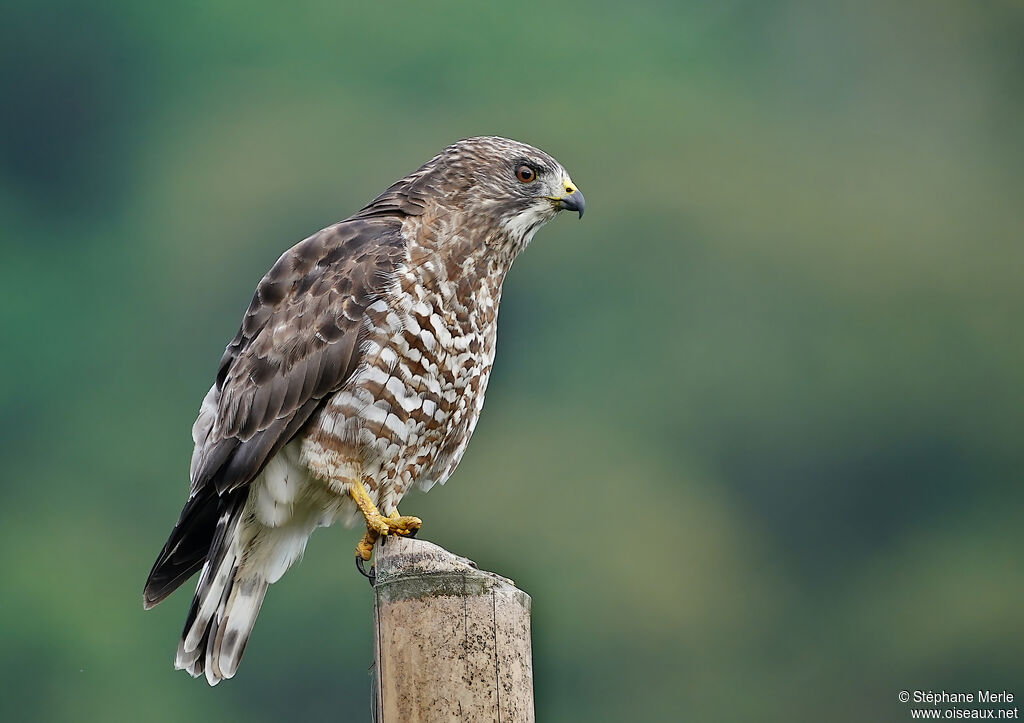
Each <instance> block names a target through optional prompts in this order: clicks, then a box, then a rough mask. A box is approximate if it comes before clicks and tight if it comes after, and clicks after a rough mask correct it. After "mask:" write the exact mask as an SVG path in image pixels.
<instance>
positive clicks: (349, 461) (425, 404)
mask: <svg viewBox="0 0 1024 723" xmlns="http://www.w3.org/2000/svg"><path fill="white" fill-rule="evenodd" d="M478 260H479V259H474V258H472V257H463V259H462V261H461V263H459V264H457V265H453V264H452V263H451V262H450V261H449V264H448V265H447V266H445V265H444V264H443V263H442V259H441V255H440V254H437V253H435V252H432V251H430V250H427V249H419V248H414V249H413V250H411V251H410V254H409V257H408V259H407V262H406V263H405V264H404V265H403V266H402V267H400V268H399V270H398V273H397V274H396V278H395V282H394V285H393V288H392V290H391V292H390V293H389V294H388V295H386V296H385V297H383V298H380V299H378V300H377V301H375V302H374V303H373V304H371V305H370V306H369V307H367V309H366V338H365V340H364V341H363V342H362V349H363V362H362V364H361V365H360V366H359V368H358V369H357V370H356V372H355V373H354V374H353V376H352V378H351V379H350V380H349V382H348V383H347V384H346V385H345V387H344V388H342V389H341V390H340V391H338V392H336V393H335V394H334V395H333V396H332V397H331V398H330V399H329V400H328V401H327V403H326V404H325V405H324V407H323V409H322V410H321V411H320V412H319V413H318V414H317V415H316V417H315V418H314V419H313V420H312V423H311V426H310V428H309V432H308V433H307V435H306V437H305V438H304V440H303V443H302V458H303V461H304V462H305V464H306V465H307V466H308V467H309V469H310V470H311V471H312V472H313V473H314V475H316V476H317V477H320V478H321V479H324V480H328V481H330V482H333V483H336V484H340V485H343V484H344V483H345V482H347V481H348V480H351V479H353V478H355V479H361V480H362V481H363V482H364V484H366V486H367V488H368V490H369V491H370V494H371V497H373V498H374V501H375V503H376V504H377V506H378V507H379V508H381V509H382V510H384V511H385V513H386V512H389V511H390V510H392V509H394V507H395V506H397V505H398V502H399V500H400V499H401V498H402V496H403V495H404V494H405V493H406V492H407V491H408V490H409V489H410V488H411V487H412V486H413V485H414V484H419V485H420V486H421V487H422V488H424V489H429V488H430V487H432V486H433V485H434V484H436V483H442V484H443V483H444V482H445V480H447V479H448V477H449V476H450V475H451V474H452V472H453V471H454V470H455V468H456V466H457V465H458V463H459V461H460V460H461V459H462V455H463V453H464V452H465V450H466V446H467V445H468V444H469V439H470V437H471V435H472V433H473V430H474V429H475V427H476V423H477V420H478V419H479V416H480V411H481V409H482V408H483V402H484V393H485V391H486V388H487V380H488V377H489V375H490V371H491V366H492V363H493V360H494V347H495V338H496V331H497V324H496V321H497V307H498V301H499V299H500V294H501V280H502V279H501V277H502V275H503V274H502V273H500V272H499V271H498V270H497V269H494V271H493V272H489V271H488V266H489V265H488V264H486V263H484V264H482V265H483V267H484V271H483V272H482V273H481V272H479V271H478V268H479V266H480V264H478V263H477V261H478Z"/></svg>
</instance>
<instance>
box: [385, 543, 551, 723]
mask: <svg viewBox="0 0 1024 723" xmlns="http://www.w3.org/2000/svg"><path fill="white" fill-rule="evenodd" d="M374 556H375V566H376V574H377V578H376V582H375V584H374V633H375V636H374V637H375V644H374V648H375V651H374V652H375V655H374V678H375V686H374V695H373V708H374V710H373V720H374V721H375V723H436V722H438V721H445V722H447V721H500V722H501V723H519V722H520V721H525V722H528V723H533V721H534V710H533V658H532V654H531V648H530V596H529V595H527V594H526V593H525V592H523V591H522V590H519V589H518V588H516V586H515V585H514V584H513V583H512V581H511V580H507V579H505V578H503V577H501V576H500V575H495V574H494V573H492V572H485V571H483V570H478V569H477V567H476V565H475V564H474V563H473V562H472V561H470V560H467V559H466V558H464V557H459V556H458V555H453V554H452V553H450V552H448V551H447V550H445V549H444V548H442V547H439V546H437V545H435V544H433V543H430V542H426V541H424V540H410V539H408V538H398V537H391V538H388V539H387V541H386V543H385V542H384V539H383V538H382V539H381V540H380V541H378V543H377V547H376V548H375V551H374Z"/></svg>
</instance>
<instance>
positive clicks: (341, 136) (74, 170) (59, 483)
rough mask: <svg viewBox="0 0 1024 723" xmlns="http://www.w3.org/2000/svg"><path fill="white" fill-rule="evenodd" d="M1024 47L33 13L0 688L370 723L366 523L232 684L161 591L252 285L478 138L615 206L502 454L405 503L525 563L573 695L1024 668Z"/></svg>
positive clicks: (254, 643)
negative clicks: (217, 376) (199, 438)
mask: <svg viewBox="0 0 1024 723" xmlns="http://www.w3.org/2000/svg"><path fill="white" fill-rule="evenodd" d="M1022 43H1024V12H1022V11H1021V9H1020V6H1019V5H1018V4H1016V3H1012V2H1009V1H1008V0H1003V1H997V2H987V3H956V2H949V1H945V0H940V1H938V2H925V1H924V0H912V1H911V2H906V3H898V4H896V3H887V2H882V1H881V0H870V1H869V2H863V3H858V4H855V5H853V6H843V5H841V4H832V3H822V4H813V5H812V4H806V3H801V2H796V1H795V0H786V1H781V2H756V1H754V0H730V1H728V2H720V3H706V4H705V3H691V2H685V3H663V2H653V1H651V2H637V3H631V4H628V5H627V4H623V3H610V2H591V3H578V2H577V3H536V2H521V3H515V4H501V5H499V4H490V3H486V4H485V3H474V4H470V3H456V2H449V1H443V2H437V3H422V2H421V3H406V2H395V3H390V2H389V3H352V4H349V3H339V2H312V3H279V4H269V3H268V4H260V5H257V4H254V3H243V2H237V1H234V0H225V1H222V2H204V3H199V2H185V3H162V4H157V3H136V2H128V1H127V0H104V1H103V2H93V3H84V2H73V1H71V0H58V1H57V2H54V3H48V4H45V5H43V4H39V3H29V2H10V3H6V4H5V6H4V8H3V9H2V10H0V48H2V49H0V97H3V99H4V112H3V114H0V221H2V223H0V239H2V240H3V283H4V293H3V303H2V304H0V329H2V331H3V336H4V339H3V343H2V346H3V355H2V364H3V372H4V373H3V375H2V377H3V382H2V386H0V453H2V458H3V461H4V465H3V466H4V472H3V477H2V479H3V487H2V489H3V504H2V505H0V560H2V562H3V567H2V569H3V582H2V584H0V613H2V619H3V621H2V623H0V633H2V644H0V681H3V683H2V685H3V688H4V693H3V695H2V696H0V718H2V719H3V720H11V721H15V720H19V721H20V720H40V721H43V720H45V721H49V720H67V721H72V720H73V721H93V720H95V721H109V720H138V721H143V720H144V721H165V720H166V721H178V720H184V719H189V720H224V721H227V720H246V721H272V720H282V719H294V720H339V719H353V720H360V719H364V718H365V717H367V716H368V708H369V675H368V672H367V665H368V664H369V661H370V657H371V641H370V591H369V589H368V588H367V586H366V584H365V582H363V581H362V580H361V579H360V578H358V577H357V575H356V573H355V572H354V570H353V569H352V563H351V560H352V555H351V550H352V546H353V545H354V543H355V541H356V539H357V537H358V533H357V532H356V531H353V530H330V531H325V532H320V533H318V534H317V535H315V536H314V538H313V540H312V541H311V544H310V547H309V550H308V552H307V555H306V558H305V560H304V561H303V563H302V564H301V565H299V566H298V567H296V568H295V569H294V570H292V571H291V572H290V573H289V574H288V575H287V576H286V577H285V578H284V579H283V580H282V581H281V583H279V584H277V585H275V586H274V588H273V589H272V590H271V592H270V594H269V596H268V598H267V603H266V604H265V606H264V608H263V612H262V613H261V615H260V619H259V622H258V624H257V626H256V630H255V633H254V636H253V638H252V640H251V642H250V645H249V647H248V649H247V652H246V657H245V660H244V661H243V665H242V667H241V669H240V672H239V675H238V676H237V677H236V678H235V679H234V680H232V681H229V682H227V683H225V684H223V685H221V686H219V687H218V688H216V689H214V690H210V689H208V688H207V687H206V686H205V684H204V683H202V682H201V681H193V680H191V679H189V678H188V677H187V676H185V675H184V674H182V673H176V672H174V671H172V670H171V659H172V655H173V651H174V647H175V643H176V636H177V635H178V632H179V627H180V625H181V623H182V621H183V618H184V614H185V611H186V608H187V602H188V601H187V596H188V594H189V593H188V592H184V591H183V592H181V593H178V594H177V595H175V596H174V597H172V598H171V599H170V600H169V601H168V602H166V603H164V604H162V605H161V606H159V607H158V608H157V609H156V610H155V611H153V612H149V613H143V611H142V607H141V600H140V596H141V587H142V582H143V580H144V578H145V575H146V573H147V571H148V569H149V565H150V564H151V562H152V560H153V558H154V556H155V555H156V553H157V551H158V550H159V548H160V545H161V544H162V543H163V541H164V539H165V536H166V534H167V532H168V531H169V530H170V527H171V525H172V523H173V521H174V519H175V518H176V515H177V513H178V510H179V507H180V505H181V503H182V502H183V500H184V496H185V493H186V489H187V480H186V478H187V469H188V459H189V455H190V447H191V440H190V437H189V429H190V426H191V422H192V420H193V419H194V416H195V413H196V411H197V409H198V405H199V402H200V400H201V399H202V396H203V394H204V393H205V390H206V388H207V386H208V384H209V382H210V380H211V378H212V374H213V372H214V369H215V366H216V363H217V360H218V359H219V356H220V352H221V350H222V349H223V346H224V344H225V343H226V342H227V341H228V340H229V339H230V338H231V336H232V335H233V334H234V332H235V329H236V326H237V323H238V321H239V319H240V316H241V313H242V311H243V309H244V307H245V305H246V303H247V302H248V299H249V297H250V295H251V292H252V289H253V287H254V285H255V283H256V281H257V280H258V279H259V278H260V276H261V275H262V273H263V272H264V271H265V270H266V269H267V268H268V267H269V266H270V264H271V263H272V262H273V261H274V260H275V259H276V257H277V256H278V254H279V253H280V252H281V251H282V250H283V249H284V248H286V247H287V246H289V245H291V244H292V243H294V242H295V241H297V240H299V239H301V238H302V237H304V236H305V235H307V234H309V233H311V232H313V231H316V230H317V229H319V228H321V227H322V226H325V225H327V224H329V223H331V222H333V221H336V220H338V219H340V218H343V217H344V216H347V215H348V214H350V213H351V212H353V211H355V210H356V209H357V208H359V207H360V206H361V205H362V204H363V203H365V202H366V201H367V200H369V199H370V198H371V197H373V196H374V195H376V193H378V192H379V191H380V190H382V189H383V188H384V187H386V186H387V185H388V184H389V183H391V182H392V181H394V180H395V179H397V178H399V177H400V176H402V175H404V174H405V173H406V172H408V171H409V170H411V169H412V168H414V167H415V166H417V165H419V164H420V163H421V162H423V161H425V160H426V159H427V158H429V157H430V156H431V155H432V154H433V153H435V152H436V151H437V150H439V149H440V148H441V147H443V146H444V145H446V144H447V143H449V142H451V141H453V140H456V139H458V138H461V137H465V136H469V135H478V134H501V135H508V136H511V137H514V138H517V139H520V140H523V141H526V142H529V143H533V144H535V145H538V146H540V147H542V148H544V149H545V150H547V151H549V152H551V153H552V154H553V155H555V156H556V157H557V158H558V159H559V160H560V161H561V162H562V163H563V164H565V165H566V167H567V168H569V170H570V171H571V172H572V175H573V179H574V180H575V181H576V182H577V183H578V184H579V186H580V188H581V189H582V190H583V191H584V193H586V195H587V200H588V211H587V216H586V217H585V218H584V219H583V221H582V222H576V221H575V219H574V218H569V217H568V215H566V217H565V218H560V219H558V220H557V221H556V222H555V223H553V224H551V225H550V226H549V227H547V228H546V229H544V230H543V231H542V232H541V233H540V234H539V235H538V237H537V239H536V240H535V241H534V243H533V245H532V247H531V248H530V249H529V250H528V251H527V253H526V254H525V255H524V256H523V257H522V258H521V259H520V260H519V261H518V262H517V263H516V266H515V268H514V269H513V270H512V272H511V274H510V277H509V279H508V281H507V283H506V287H505V294H504V301H503V304H502V324H501V329H500V333H499V339H500V340H499V349H498V359H497V363H496V366H495V372H494V375H493V377H492V381H491V388H490V391H489V394H488V403H487V408H486V411H485V412H484V414H483V417H482V420H481V423H480V426H479V428H478V430H477V433H476V436H475V438H474V441H473V444H472V445H471V446H470V448H469V452H468V453H467V456H466V459H465V460H464V462H463V463H462V465H461V467H460V468H459V470H458V472H457V473H456V475H455V476H454V477H453V479H452V480H451V481H450V483H449V484H448V485H447V486H445V487H444V488H437V489H435V490H434V491H432V492H431V493H430V495H427V496H423V495H420V494H418V493H416V494H413V495H412V496H410V497H409V498H407V500H406V502H405V503H404V505H403V511H404V512H405V513H406V514H416V515H419V516H421V517H423V518H424V519H425V527H424V531H423V532H424V536H425V537H427V538H428V539H431V540H434V541H436V542H438V543H440V544H442V545H444V546H446V547H448V548H450V549H452V550H454V551H457V552H459V553H461V554H464V555H467V556H469V557H471V558H473V559H475V560H476V561H477V562H478V563H479V564H480V565H481V566H483V567H485V568H487V569H492V570H497V571H500V572H502V573H503V574H506V575H508V576H510V577H513V578H515V579H516V581H517V583H518V584H519V585H520V587H522V588H523V589H525V590H527V591H528V592H530V593H531V594H532V595H533V597H534V628H535V629H534V638H535V641H534V653H535V659H536V662H535V665H536V694H537V708H538V719H539V720H542V721H573V720H580V721H583V720H586V721H590V722H592V723H597V722H599V721H609V722H612V721H623V720H631V719H635V718H637V716H639V715H642V716H643V717H644V719H645V720H664V721H675V720H718V721H727V720H761V721H793V720H806V721H817V720H833V721H862V720H903V719H905V718H906V717H907V715H906V710H905V707H904V706H902V705H901V704H899V703H898V701H897V698H896V696H897V693H898V691H900V690H903V689H911V690H912V689H915V688H924V689H928V688H934V689H936V690H939V689H942V688H945V689H948V690H974V689H977V688H979V687H981V688H991V689H999V690H1001V689H1003V688H1006V689H1008V690H1011V691H1013V690H1014V685H1015V684H1019V682H1020V681H1021V680H1022V679H1024V662H1022V658H1021V655H1020V651H1021V650H1022V649H1024V628H1022V626H1021V604H1020V601H1021V599H1022V597H1024V569H1022V563H1021V559H1022V558H1021V550H1022V547H1024V531H1022V529H1024V528H1022V527H1021V525H1020V522H1019V520H1020V517H1021V514H1020V513H1021V509H1022V501H1024V500H1022V498H1024V492H1022V489H1021V485H1020V476H1021V473H1020V470H1021V469H1022V466H1024V464H1022V463H1024V446H1022V444H1021V441H1020V437H1021V430H1022V428H1024V405H1022V401H1024V399H1022V390H1024V339H1022V336H1021V333H1020V320H1021V318H1022V315H1024V284H1022V283H1021V277H1022V269H1024V244H1022V243H1021V241H1022V238H1021V237H1022V226H1021V211H1020V209H1021V201H1022V198H1024V194H1022V191H1024V187H1022V186H1024V183H1022V180H1021V179H1022V176H1021V173H1020V168H1021V167H1022V163H1024V144H1022V142H1021V139H1022V137H1021V132H1020V130H1021V125H1020V118H1021V117H1022V114H1024V73H1022V72H1021V69H1022V65H1021V58H1022V56H1021V52H1020V48H1021V47H1022ZM188 587H190V586H186V589H188ZM1019 693H1020V694H1022V695H1024V690H1020V691H1019Z"/></svg>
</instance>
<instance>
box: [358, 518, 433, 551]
mask: <svg viewBox="0 0 1024 723" xmlns="http://www.w3.org/2000/svg"><path fill="white" fill-rule="evenodd" d="M422 526H423V520H421V519H420V518H419V517H402V516H401V515H399V514H398V510H395V511H394V512H392V513H391V514H390V515H388V516H387V517H385V516H384V515H382V514H380V513H379V512H371V513H370V514H368V515H366V534H365V535H363V539H362V540H360V541H359V544H358V545H356V557H359V558H360V559H362V560H369V559H370V555H371V554H372V553H373V545H374V543H376V542H377V538H378V537H380V536H381V535H384V536H385V537H387V536H388V535H395V536H397V537H411V536H413V535H415V534H416V533H417V532H418V531H419V529H420V527H422Z"/></svg>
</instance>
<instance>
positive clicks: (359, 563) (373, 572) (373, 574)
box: [356, 555, 377, 587]
mask: <svg viewBox="0 0 1024 723" xmlns="http://www.w3.org/2000/svg"><path fill="white" fill-rule="evenodd" d="M356 569H357V570H359V574H360V575H362V576H363V577H365V578H366V579H367V580H369V581H370V587H373V586H374V585H376V584H377V566H376V565H370V571H369V572H367V571H366V568H365V567H363V558H362V557H360V556H359V555H356Z"/></svg>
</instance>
